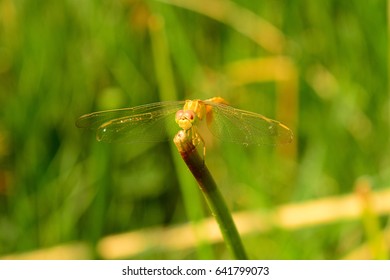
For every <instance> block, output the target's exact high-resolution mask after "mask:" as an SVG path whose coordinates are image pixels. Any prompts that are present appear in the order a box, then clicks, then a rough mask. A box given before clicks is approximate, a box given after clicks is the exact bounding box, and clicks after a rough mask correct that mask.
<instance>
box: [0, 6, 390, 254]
mask: <svg viewBox="0 0 390 280" xmlns="http://www.w3.org/2000/svg"><path fill="white" fill-rule="evenodd" d="M166 2H169V1H166ZM195 2H199V1H195ZM221 2H223V3H224V2H225V1H221ZM344 2H345V1H344ZM344 2H343V1H341V2H340V1H336V0H329V1H322V2H318V1H317V2H313V1H308V0H301V1H294V2H288V3H286V2H285V1H272V3H269V1H260V2H259V1H242V0H236V1H235V3H236V4H237V6H233V9H232V13H235V12H237V11H238V10H239V9H240V11H241V9H243V8H245V9H247V10H249V11H252V12H253V13H255V14H256V15H257V16H258V17H261V18H263V19H265V20H267V21H268V22H270V23H272V24H273V25H274V26H275V27H276V28H278V29H279V30H280V34H281V35H282V36H283V39H284V40H285V42H286V44H285V46H284V49H283V52H282V54H283V55H284V56H286V57H288V58H289V59H290V60H291V61H293V62H294V64H295V66H296V71H297V73H298V75H299V88H298V90H299V97H297V96H296V97H294V101H297V102H298V103H299V107H298V111H294V109H293V108H291V107H290V106H288V104H287V105H286V104H285V103H283V102H282V101H281V100H285V99H286V98H287V97H288V96H287V95H280V94H279V95H278V94H277V85H275V83H273V82H267V83H253V84H245V85H240V86H234V85H232V83H231V80H230V79H229V78H231V77H229V76H228V74H227V71H226V69H227V66H228V65H230V64H231V63H233V62H236V61H240V60H253V61H254V60H256V59H258V58H264V57H270V56H273V55H274V54H275V53H277V50H275V51H273V50H271V49H264V48H263V47H262V46H261V44H259V43H258V42H255V41H254V40H253V39H251V38H249V37H248V36H246V35H245V34H243V33H240V32H238V31H237V28H236V27H235V26H234V24H233V23H232V22H229V21H224V22H221V21H218V20H216V19H212V18H210V17H207V16H205V15H203V14H202V13H201V12H200V11H194V10H191V9H185V8H181V7H176V6H174V5H170V4H169V3H165V2H163V1H161V2H160V1H153V0H148V1H141V0H140V1H136V0H132V1H92V0H91V1H71V0H65V1H40V2H39V4H38V3H35V2H34V1H23V0H21V1H11V0H3V1H0V106H1V109H0V229H1V230H0V256H1V255H7V254H11V253H18V252H25V251H29V250H35V249H40V248H46V247H50V246H54V245H58V244H63V243H66V242H70V241H85V242H88V243H91V244H96V243H97V242H98V241H99V240H100V239H101V238H103V237H104V236H107V235H109V234H115V233H121V232H126V231H131V230H139V229H143V228H148V227H151V226H161V225H162V226H166V227H170V226H173V225H176V224H181V223H186V222H188V221H193V220H199V219H201V218H202V217H207V216H209V212H208V210H207V209H206V208H205V204H204V202H203V201H202V200H200V199H194V200H191V198H192V197H197V198H200V193H199V192H198V190H197V187H196V184H195V183H194V181H193V178H191V175H190V174H189V172H188V171H187V169H186V168H185V166H184V163H182V162H180V160H178V158H179V156H178V155H177V154H175V152H174V151H173V150H172V148H171V144H169V143H140V144H105V143H99V142H96V140H95V136H94V135H93V133H91V132H89V131H82V130H79V129H77V128H76V127H75V125H74V122H75V120H76V119H77V118H78V117H79V116H80V115H82V114H85V113H89V112H92V111H97V110H106V109H113V108H121V107H131V106H136V105H141V104H147V103H151V102H155V101H160V100H166V99H178V100H183V99H187V98H200V99H205V98H209V97H212V96H222V97H224V98H226V99H228V100H229V101H230V102H231V105H233V106H234V107H237V108H241V109H247V110H251V111H255V112H258V113H263V114H265V115H267V116H269V117H271V118H279V115H282V114H280V113H278V112H283V116H287V117H286V119H279V120H280V121H283V122H286V124H287V125H288V126H290V127H291V128H293V129H294V134H295V139H294V143H293V144H292V147H294V145H296V147H297V153H296V155H295V156H291V154H289V149H290V148H289V147H282V148H281V149H278V150H277V149H275V148H273V147H248V148H245V147H243V146H239V145H233V144H227V143H219V142H216V144H215V145H213V146H211V147H208V150H207V158H206V160H207V162H208V166H209V168H210V171H211V172H212V174H213V177H214V179H215V180H216V181H217V184H218V185H219V186H220V187H221V191H222V192H223V195H224V197H226V200H227V202H228V205H229V208H230V209H232V210H234V211H236V210H249V209H273V208H274V207H276V206H278V205H281V204H285V203H291V202H300V201H305V200H308V199H316V198H321V197H326V196H329V195H341V194H347V193H351V192H353V191H354V189H353V188H354V184H355V182H356V180H357V179H358V178H359V177H361V176H369V177H370V178H371V181H372V182H373V186H374V190H379V189H382V188H384V187H389V182H390V168H389V166H390V160H389V156H388V154H389V152H390V144H389V143H390V142H389V140H388V139H389V126H390V123H389V120H390V114H389V100H390V99H389V89H388V77H389V74H388V62H387V61H388V48H389V46H388V35H387V34H388V32H389V31H388V28H389V27H388V26H387V19H386V9H387V6H386V5H387V3H386V2H385V1H370V2H367V3H359V4H358V3H357V2H356V3H355V2H352V3H350V2H345V3H344ZM205 5H206V4H205ZM150 17H157V19H158V20H160V21H161V22H162V26H161V29H160V30H157V31H155V33H153V30H152V31H151V29H150V25H149V24H150ZM153 35H154V36H153ZM161 40H162V41H161ZM164 40H166V41H164ZM161 43H162V44H165V47H164V48H166V49H165V50H164V49H162V48H163V47H162V46H161V45H159V44H161ZM167 71H171V72H167ZM161 74H168V75H170V76H168V78H167V77H164V76H162V77H161ZM159 75H160V76H159ZM164 82H166V84H164ZM289 120H291V121H292V122H291V123H289ZM172 121H173V120H172ZM181 164H182V165H181ZM186 188H192V189H191V191H190V192H189V193H187V194H185V190H186ZM193 190H195V191H193ZM189 203H193V204H189ZM365 222H366V223H368V224H369V223H370V222H367V221H365ZM377 226H378V227H379V228H380V229H383V228H385V227H386V226H387V227H388V220H386V218H382V219H380V220H379V224H378V225H377ZM275 231H276V232H270V233H267V234H258V235H251V236H248V237H245V236H244V237H243V242H244V245H245V247H247V248H253V249H252V250H250V251H249V255H250V256H251V257H254V258H259V259H263V258H272V259H279V258H280V259H290V258H293V259H340V258H342V257H343V256H344V255H346V254H347V253H348V252H349V251H350V250H352V249H354V248H355V247H356V246H358V245H360V244H362V243H364V242H367V239H366V237H365V229H364V226H363V222H362V221H354V222H340V223H337V224H330V225H323V226H318V227H311V228H306V229H300V230H297V231H293V232H291V231H287V230H286V231H284V230H275ZM351 233H353V234H354V238H355V239H354V240H355V242H350V243H349V244H348V246H347V245H343V244H344V243H343V241H345V240H347V239H348V236H350V234H351ZM368 238H369V237H368ZM256 246H259V247H263V248H265V250H263V251H257V250H255V248H256ZM95 257H96V258H98V257H99V256H95ZM139 257H145V256H139ZM146 257H147V258H167V259H172V258H201V259H206V258H217V259H219V258H227V257H228V254H227V252H226V250H225V249H224V247H223V246H221V245H220V244H219V245H215V246H207V245H205V244H199V246H198V247H197V248H194V249H192V250H190V251H185V252H172V253H170V252H161V251H158V250H156V252H154V251H153V250H151V251H150V252H148V253H147V256H146Z"/></svg>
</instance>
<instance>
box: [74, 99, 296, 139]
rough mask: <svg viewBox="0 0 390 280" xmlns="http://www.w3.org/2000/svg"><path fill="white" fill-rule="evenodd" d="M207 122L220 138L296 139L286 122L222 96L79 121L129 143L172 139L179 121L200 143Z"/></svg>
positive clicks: (101, 135) (103, 135) (101, 134)
mask: <svg viewBox="0 0 390 280" xmlns="http://www.w3.org/2000/svg"><path fill="white" fill-rule="evenodd" d="M174 116H175V120H176V123H175V122H173V117H174ZM204 122H205V123H206V124H207V127H208V129H209V130H210V132H211V133H212V134H213V135H214V136H215V137H217V138H218V139H220V140H222V141H227V142H234V143H239V144H243V145H245V146H247V145H263V144H264V145H267V144H268V145H277V144H285V143H290V142H291V141H292V139H293V133H292V131H291V130H290V129H289V128H288V127H287V126H285V125H284V124H282V123H280V122H278V121H276V120H272V119H269V118H267V117H265V116H263V115H260V114H257V113H253V112H248V111H244V110H239V109H236V108H234V107H231V106H229V105H228V104H227V102H226V101H225V100H224V99H223V98H221V97H213V98H210V99H206V100H199V99H195V100H186V101H166V102H156V103H151V104H146V105H141V106H136V107H132V108H124V109H116V110H109V111H100V112H95V113H90V114H86V115H83V116H81V117H80V118H79V119H78V120H77V121H76V125H77V126H78V127H80V128H88V129H93V130H96V138H97V140H98V141H104V142H128V143H132V142H158V141H164V140H168V139H169V138H170V136H169V133H167V131H173V130H172V128H173V126H175V127H176V130H177V128H178V127H177V125H178V126H179V127H180V128H181V129H182V130H183V131H184V132H186V133H188V135H189V136H190V139H192V141H193V144H194V145H195V146H196V145H197V144H199V142H203V144H204V141H203V139H202V137H201V135H200V134H199V132H198V127H199V125H200V124H201V123H204ZM171 137H172V136H171Z"/></svg>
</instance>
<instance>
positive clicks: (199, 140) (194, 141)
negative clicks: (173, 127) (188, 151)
mask: <svg viewBox="0 0 390 280" xmlns="http://www.w3.org/2000/svg"><path fill="white" fill-rule="evenodd" d="M200 143H201V144H202V146H203V158H202V159H203V164H204V161H205V158H206V145H205V142H204V140H203V138H202V136H200V134H198V133H197V132H196V131H193V138H192V144H193V145H194V146H195V147H198V145H199V144H200Z"/></svg>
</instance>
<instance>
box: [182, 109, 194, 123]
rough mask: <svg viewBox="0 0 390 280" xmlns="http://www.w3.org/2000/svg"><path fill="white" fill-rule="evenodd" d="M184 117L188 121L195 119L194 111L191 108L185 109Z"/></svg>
mask: <svg viewBox="0 0 390 280" xmlns="http://www.w3.org/2000/svg"><path fill="white" fill-rule="evenodd" d="M184 117H185V118H186V119H188V120H190V121H193V120H194V119H195V113H194V112H193V111H191V110H187V111H185V112H184Z"/></svg>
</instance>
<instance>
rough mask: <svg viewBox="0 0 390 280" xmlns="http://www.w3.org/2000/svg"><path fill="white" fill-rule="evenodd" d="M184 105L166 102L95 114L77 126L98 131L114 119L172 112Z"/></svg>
mask: <svg viewBox="0 0 390 280" xmlns="http://www.w3.org/2000/svg"><path fill="white" fill-rule="evenodd" d="M183 104H184V102H183V101H172V102H170V101H166V102H156V103H151V104H146V105H141V106H136V107H132V108H125V109H117V110H109V111H101V112H95V113H91V114H86V115H83V116H81V117H80V118H79V119H78V120H77V121H76V126H77V127H80V128H88V129H98V128H99V127H100V126H101V125H103V124H104V123H106V122H109V121H112V120H114V119H120V118H124V117H130V116H133V115H142V114H146V113H151V112H156V111H166V112H170V111H171V110H179V109H180V108H181V107H183ZM160 114H161V113H160Z"/></svg>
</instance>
